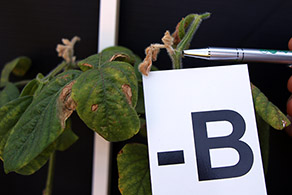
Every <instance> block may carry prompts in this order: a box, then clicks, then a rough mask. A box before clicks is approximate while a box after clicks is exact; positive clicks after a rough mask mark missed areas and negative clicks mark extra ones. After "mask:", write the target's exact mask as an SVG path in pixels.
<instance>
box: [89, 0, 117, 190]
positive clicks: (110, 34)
mask: <svg viewBox="0 0 292 195" xmlns="http://www.w3.org/2000/svg"><path fill="white" fill-rule="evenodd" d="M118 16H119V0H100V15H99V36H98V51H99V52H100V51H101V50H103V49H104V48H106V47H109V46H114V45H116V43H117V34H118ZM110 148H111V144H110V142H108V141H106V140H104V139H103V138H102V137H101V136H99V135H98V134H95V136H94V151H93V153H94V154H93V178H92V195H108V194H109V175H110V173H109V171H110Z"/></svg>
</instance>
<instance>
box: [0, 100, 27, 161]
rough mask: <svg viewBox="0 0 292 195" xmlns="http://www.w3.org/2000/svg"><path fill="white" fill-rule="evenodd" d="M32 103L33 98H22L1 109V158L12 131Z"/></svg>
mask: <svg viewBox="0 0 292 195" xmlns="http://www.w3.org/2000/svg"><path fill="white" fill-rule="evenodd" d="M31 101H32V97H31V96H26V97H20V98H17V99H15V100H12V101H10V102H8V103H7V104H5V105H4V106H2V107H1V108H0V158H1V159H3V158H2V154H3V150H4V146H5V144H6V141H7V139H8V137H9V135H10V130H11V129H12V128H13V127H14V125H15V124H16V123H17V121H18V120H19V118H20V117H21V115H22V114H23V112H24V111H25V110H26V108H27V107H28V106H29V104H30V103H31Z"/></svg>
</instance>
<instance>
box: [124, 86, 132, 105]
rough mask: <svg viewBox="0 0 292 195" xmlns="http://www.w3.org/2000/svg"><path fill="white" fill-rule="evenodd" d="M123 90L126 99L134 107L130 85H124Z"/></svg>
mask: <svg viewBox="0 0 292 195" xmlns="http://www.w3.org/2000/svg"><path fill="white" fill-rule="evenodd" d="M122 89H123V92H124V94H125V96H126V98H127V100H128V103H129V104H130V105H132V95H133V94H132V89H131V87H130V85H127V84H123V85H122Z"/></svg>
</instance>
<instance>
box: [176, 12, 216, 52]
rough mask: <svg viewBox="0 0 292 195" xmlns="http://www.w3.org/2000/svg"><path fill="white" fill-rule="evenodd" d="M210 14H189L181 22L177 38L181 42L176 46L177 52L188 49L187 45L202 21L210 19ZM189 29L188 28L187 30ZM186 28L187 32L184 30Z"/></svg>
mask: <svg viewBox="0 0 292 195" xmlns="http://www.w3.org/2000/svg"><path fill="white" fill-rule="evenodd" d="M210 15H211V14H210V13H204V14H189V15H187V16H186V18H185V19H183V20H182V22H181V24H180V26H179V37H180V39H181V41H180V42H179V43H178V45H177V50H178V51H182V50H184V49H186V48H187V47H189V44H190V42H191V40H192V38H193V36H194V34H195V33H196V31H197V29H198V28H199V26H200V24H201V22H202V21H203V20H204V19H207V18H209V17H210ZM188 27H189V28H188ZM186 28H188V30H187V32H185V29H186Z"/></svg>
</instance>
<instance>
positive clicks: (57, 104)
mask: <svg viewBox="0 0 292 195" xmlns="http://www.w3.org/2000/svg"><path fill="white" fill-rule="evenodd" d="M80 73H81V71H77V70H70V71H67V72H65V73H62V74H60V75H58V76H57V77H56V78H54V79H52V80H51V81H50V82H49V83H48V84H47V85H45V86H44V88H43V89H42V93H40V94H38V95H37V96H35V97H34V99H33V101H32V103H31V104H30V105H29V106H28V108H27V109H26V110H25V112H24V113H23V115H22V116H21V118H20V119H19V121H18V122H17V123H16V125H15V126H14V127H13V128H12V130H11V134H10V136H9V138H8V140H7V143H6V145H5V148H4V152H3V159H4V169H5V172H10V171H16V170H19V169H21V168H22V167H25V166H26V165H27V164H29V163H30V162H31V161H32V160H33V159H35V158H36V157H37V156H38V155H40V154H41V153H42V152H43V151H44V150H45V149H46V148H48V147H49V145H51V144H52V143H53V142H54V141H55V140H56V139H57V138H58V137H59V136H60V135H61V134H62V132H63V131H64V126H65V125H64V124H65V120H66V119H67V118H68V117H69V115H70V114H71V113H72V111H73V109H74V107H75V103H74V102H73V101H72V99H71V96H70V94H71V88H72V85H73V83H74V82H73V81H74V80H75V79H76V78H77V77H78V76H79V75H80Z"/></svg>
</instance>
